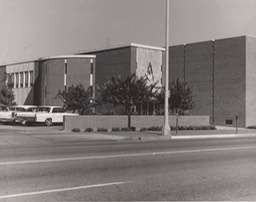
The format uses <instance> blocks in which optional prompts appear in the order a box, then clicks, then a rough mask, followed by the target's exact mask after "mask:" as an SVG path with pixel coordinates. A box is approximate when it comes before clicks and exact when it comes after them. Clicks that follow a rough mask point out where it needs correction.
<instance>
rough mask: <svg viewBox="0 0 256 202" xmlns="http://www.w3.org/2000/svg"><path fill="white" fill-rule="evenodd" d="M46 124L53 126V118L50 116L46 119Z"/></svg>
mask: <svg viewBox="0 0 256 202" xmlns="http://www.w3.org/2000/svg"><path fill="white" fill-rule="evenodd" d="M45 125H46V126H51V125H52V119H50V118H48V119H46V120H45Z"/></svg>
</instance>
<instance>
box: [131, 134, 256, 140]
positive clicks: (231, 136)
mask: <svg viewBox="0 0 256 202" xmlns="http://www.w3.org/2000/svg"><path fill="white" fill-rule="evenodd" d="M242 137H256V134H219V135H181V136H157V137H145V136H143V137H133V138H129V137H128V138H127V140H128V139H131V140H133V141H136V140H137V141H153V140H192V139H217V138H242Z"/></svg>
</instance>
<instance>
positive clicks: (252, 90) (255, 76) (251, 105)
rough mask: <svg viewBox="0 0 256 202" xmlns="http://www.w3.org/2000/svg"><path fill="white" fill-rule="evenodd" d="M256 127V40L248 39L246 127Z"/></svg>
mask: <svg viewBox="0 0 256 202" xmlns="http://www.w3.org/2000/svg"><path fill="white" fill-rule="evenodd" d="M252 125H256V38H252V37H246V126H252Z"/></svg>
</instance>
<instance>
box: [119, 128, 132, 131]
mask: <svg viewBox="0 0 256 202" xmlns="http://www.w3.org/2000/svg"><path fill="white" fill-rule="evenodd" d="M121 131H131V128H128V127H125V128H121Z"/></svg>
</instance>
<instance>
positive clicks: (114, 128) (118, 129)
mask: <svg viewBox="0 0 256 202" xmlns="http://www.w3.org/2000/svg"><path fill="white" fill-rule="evenodd" d="M112 131H120V128H118V127H113V128H112Z"/></svg>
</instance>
